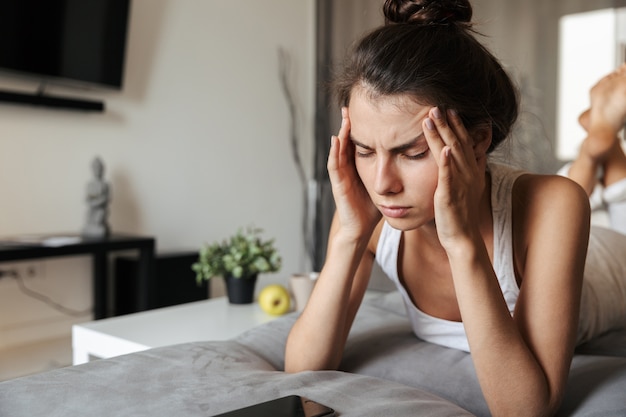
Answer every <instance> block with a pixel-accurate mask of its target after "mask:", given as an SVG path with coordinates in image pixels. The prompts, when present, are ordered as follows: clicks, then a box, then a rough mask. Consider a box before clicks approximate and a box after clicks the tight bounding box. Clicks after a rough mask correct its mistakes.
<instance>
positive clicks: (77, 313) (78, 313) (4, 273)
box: [0, 269, 93, 317]
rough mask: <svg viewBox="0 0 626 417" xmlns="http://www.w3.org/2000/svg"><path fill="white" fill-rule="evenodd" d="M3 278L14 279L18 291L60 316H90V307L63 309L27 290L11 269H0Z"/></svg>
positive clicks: (20, 277)
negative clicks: (53, 310)
mask: <svg viewBox="0 0 626 417" xmlns="http://www.w3.org/2000/svg"><path fill="white" fill-rule="evenodd" d="M5 276H6V277H11V278H13V279H15V282H17V286H18V288H19V290H20V291H21V292H22V293H23V294H24V295H27V296H28V297H31V298H34V299H36V300H38V301H41V302H42V303H44V304H46V305H48V306H49V307H51V308H53V309H55V310H56V311H58V312H60V313H62V314H65V315H67V316H72V317H84V316H87V315H90V314H91V313H92V312H93V309H92V308H91V307H90V308H88V309H85V310H74V309H72V308H69V307H65V306H64V305H62V304H59V303H57V302H56V301H54V300H52V299H51V298H50V297H48V296H47V295H45V294H41V293H40V292H37V291H35V290H32V289H30V288H28V287H27V286H26V284H25V283H24V278H23V277H22V276H21V275H20V274H19V273H18V272H17V271H15V270H13V269H11V270H1V269H0V278H2V277H5Z"/></svg>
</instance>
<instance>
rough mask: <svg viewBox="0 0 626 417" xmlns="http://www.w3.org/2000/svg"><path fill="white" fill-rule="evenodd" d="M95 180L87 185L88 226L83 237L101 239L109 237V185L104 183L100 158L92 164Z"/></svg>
mask: <svg viewBox="0 0 626 417" xmlns="http://www.w3.org/2000/svg"><path fill="white" fill-rule="evenodd" d="M91 169H92V172H93V179H92V180H91V181H89V183H88V184H87V198H86V201H87V210H88V211H87V224H86V225H85V227H84V228H83V232H82V234H83V236H85V237H95V238H101V237H106V236H108V235H109V225H108V224H107V217H108V215H109V209H108V205H109V201H110V192H109V185H108V184H107V182H106V181H104V163H103V162H102V159H100V158H99V157H96V158H94V160H93V162H92V163H91Z"/></svg>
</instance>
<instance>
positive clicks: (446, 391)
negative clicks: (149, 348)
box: [237, 292, 626, 416]
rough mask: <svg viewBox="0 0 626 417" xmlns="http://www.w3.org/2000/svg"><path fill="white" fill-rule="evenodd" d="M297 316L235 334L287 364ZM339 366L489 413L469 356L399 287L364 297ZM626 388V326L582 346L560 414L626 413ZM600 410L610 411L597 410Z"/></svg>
mask: <svg viewBox="0 0 626 417" xmlns="http://www.w3.org/2000/svg"><path fill="white" fill-rule="evenodd" d="M296 317H297V316H296V315H295V314H292V315H289V316H286V317H284V318H281V319H280V320H276V321H274V322H271V323H268V324H266V325H264V326H262V327H260V328H255V329H252V330H250V331H249V332H247V333H244V334H243V335H241V336H239V337H238V338H237V340H238V341H239V342H240V343H242V344H244V345H246V346H248V347H249V348H250V349H252V350H254V351H255V353H256V354H257V355H259V356H260V357H262V358H264V359H265V360H267V361H268V362H269V363H271V364H272V365H273V366H275V367H276V368H277V369H283V368H284V358H283V357H284V344H285V340H286V337H287V334H288V332H289V329H290V328H291V326H292V325H293V323H294V321H295V319H296ZM263 335H265V337H263ZM341 369H342V370H343V371H346V372H351V373H357V374H362V375H369V376H374V377H377V378H383V379H385V380H390V381H394V382H398V383H401V384H403V385H407V386H411V387H415V388H419V389H421V390H425V391H428V392H431V393H433V394H436V395H437V396H440V397H442V398H445V399H447V400H449V401H451V402H453V403H455V404H457V405H459V406H460V407H462V408H464V409H466V410H468V411H470V412H472V413H473V414H475V415H478V416H488V415H489V411H488V408H487V404H486V402H485V400H484V397H483V395H482V392H481V390H480V386H479V385H478V380H477V378H476V373H475V370H474V364H473V362H472V358H471V356H470V355H469V354H468V353H465V352H462V351H459V350H454V349H449V348H445V347H442V346H437V345H434V344H431V343H428V342H424V341H422V340H420V339H418V338H417V337H416V336H415V335H414V334H413V332H412V330H411V326H410V323H409V321H408V319H407V317H406V315H405V314H404V304H403V303H402V300H401V298H400V295H399V294H398V293H397V292H390V293H386V294H381V295H379V296H372V297H369V298H368V299H366V300H365V301H364V303H363V304H362V305H361V308H360V309H359V313H358V314H357V317H356V319H355V322H354V325H353V327H352V330H351V333H350V337H349V339H348V343H347V345H346V349H345V352H344V357H343V360H342V363H341ZM625 390H626V332H613V333H610V334H607V335H604V336H602V337H600V338H597V339H596V340H593V341H591V342H589V343H587V344H585V345H583V346H580V347H579V351H578V353H577V354H576V355H575V357H574V360H573V361H572V366H571V371H570V377H569V381H568V386H567V391H566V394H565V398H564V401H563V405H562V407H561V413H560V415H572V416H589V415H626V395H625V394H624V393H625V392H626V391H625ZM600 411H602V412H609V414H601V413H600V414H593V413H595V412H598V413H599V412H600Z"/></svg>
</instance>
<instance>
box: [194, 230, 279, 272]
mask: <svg viewBox="0 0 626 417" xmlns="http://www.w3.org/2000/svg"><path fill="white" fill-rule="evenodd" d="M262 231H263V230H262V229H259V228H248V229H246V231H245V232H244V231H243V229H239V230H238V231H237V233H236V234H234V235H233V236H231V237H230V239H227V240H224V241H222V242H221V243H219V242H215V243H213V244H211V245H208V244H205V245H204V246H203V247H202V248H201V249H200V253H199V256H198V262H195V263H194V264H193V265H192V266H191V269H193V270H194V271H195V273H196V281H197V282H198V283H200V282H202V280H208V279H211V278H213V277H217V276H226V275H231V276H233V277H235V278H251V277H253V276H255V275H257V274H259V273H262V272H277V271H278V270H280V267H281V263H282V258H281V257H280V255H279V253H278V251H277V250H276V248H275V247H274V240H273V239H271V240H265V241H264V240H261V237H260V236H259V235H260V234H261V232H262Z"/></svg>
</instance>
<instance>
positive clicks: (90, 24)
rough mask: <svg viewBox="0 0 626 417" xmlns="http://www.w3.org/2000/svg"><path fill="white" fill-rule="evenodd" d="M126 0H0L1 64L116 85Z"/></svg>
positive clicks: (44, 75) (120, 76)
mask: <svg viewBox="0 0 626 417" xmlns="http://www.w3.org/2000/svg"><path fill="white" fill-rule="evenodd" d="M129 3H130V0H0V69H5V70H9V71H16V72H20V73H25V74H28V75H33V76H37V77H38V78H40V79H55V78H57V79H64V80H76V81H80V82H84V83H88V84H96V85H103V86H108V87H112V88H116V89H121V87H122V84H123V75H124V58H125V52H126V33H127V26H128V15H129V8H130V4H129Z"/></svg>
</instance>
